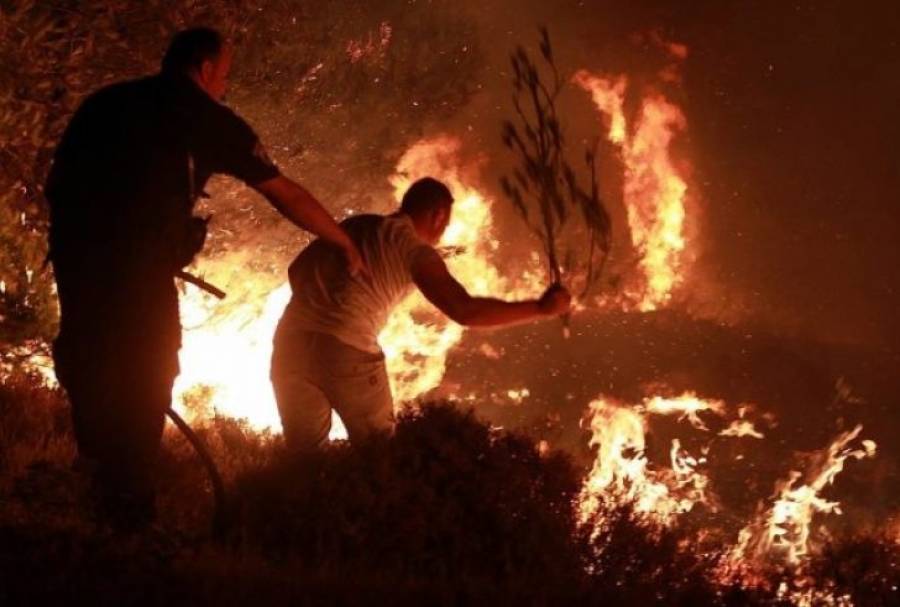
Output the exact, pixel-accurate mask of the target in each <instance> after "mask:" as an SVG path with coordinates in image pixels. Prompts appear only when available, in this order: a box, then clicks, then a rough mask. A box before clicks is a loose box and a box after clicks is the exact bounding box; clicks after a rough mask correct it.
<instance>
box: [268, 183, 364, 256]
mask: <svg viewBox="0 0 900 607" xmlns="http://www.w3.org/2000/svg"><path fill="white" fill-rule="evenodd" d="M253 187H254V189H255V190H256V191H258V192H259V193H260V194H262V195H263V196H265V197H266V199H267V200H268V201H269V202H270V203H272V206H274V207H275V208H276V209H278V211H279V212H280V213H281V214H282V215H284V216H285V217H287V218H288V219H289V220H290V221H291V222H293V223H294V224H295V225H297V226H299V227H301V228H303V229H304V230H308V231H310V232H312V233H313V234H315V235H316V236H319V237H321V238H323V239H324V240H327V241H328V242H331V243H333V244H335V245H337V246H339V247H340V248H341V249H343V251H344V254H345V255H346V256H347V262H348V264H349V269H350V273H351V274H356V273H357V272H359V271H360V270H364V268H363V262H362V257H361V256H360V254H359V251H358V250H357V248H356V245H354V244H353V241H352V240H350V237H349V236H348V235H347V233H346V232H345V231H344V229H343V228H342V227H341V226H339V225H338V223H337V222H336V221H335V220H334V218H333V217H332V216H331V215H330V214H329V213H328V211H326V210H325V208H324V207H323V206H322V205H321V203H320V202H319V201H318V200H316V198H315V197H314V196H313V195H312V194H310V193H309V192H308V191H307V190H306V188H304V187H303V186H301V185H300V184H298V183H296V182H295V181H293V180H291V179H289V178H287V177H285V176H284V175H279V176H278V177H273V178H272V179H269V180H266V181H263V182H261V183H258V184H256V185H254V186H253Z"/></svg>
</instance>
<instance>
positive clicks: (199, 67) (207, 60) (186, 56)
mask: <svg viewBox="0 0 900 607" xmlns="http://www.w3.org/2000/svg"><path fill="white" fill-rule="evenodd" d="M231 54H232V52H231V45H229V44H228V43H227V42H226V41H225V40H224V39H223V38H222V35H221V34H220V33H219V32H217V31H216V30H214V29H211V28H208V27H195V28H192V29H188V30H184V31H181V32H178V33H177V34H175V36H174V37H173V38H172V42H171V43H170V44H169V49H168V50H167V51H166V54H165V56H164V57H163V60H162V71H163V73H164V74H183V75H185V76H188V77H189V78H191V80H193V81H194V82H195V83H196V84H197V86H199V87H200V88H201V89H203V90H204V91H205V92H206V94H208V95H209V96H210V97H212V98H213V99H216V100H219V99H222V97H224V96H225V90H226V89H227V88H228V72H229V71H230V70H231Z"/></svg>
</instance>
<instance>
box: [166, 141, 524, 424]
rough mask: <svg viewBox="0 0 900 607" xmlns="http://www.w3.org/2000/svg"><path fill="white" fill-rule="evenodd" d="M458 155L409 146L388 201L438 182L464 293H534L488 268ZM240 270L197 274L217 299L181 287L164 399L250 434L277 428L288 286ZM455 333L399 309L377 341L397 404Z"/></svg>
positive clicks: (421, 311) (411, 303) (223, 263)
mask: <svg viewBox="0 0 900 607" xmlns="http://www.w3.org/2000/svg"><path fill="white" fill-rule="evenodd" d="M459 151H460V143H459V141H458V140H456V139H454V138H450V137H439V138H435V139H431V140H426V141H422V142H420V143H419V144H417V145H414V146H412V147H411V148H410V149H409V151H408V152H407V153H406V154H405V155H404V156H403V157H402V158H401V160H400V162H399V163H398V166H397V175H396V176H395V177H394V178H393V179H392V180H391V181H392V184H393V185H394V187H395V189H396V192H397V199H398V200H399V199H400V197H401V196H402V194H403V192H404V191H405V190H406V188H407V187H408V185H409V184H410V183H411V182H412V181H413V180H415V179H418V178H419V177H422V176H425V175H430V176H433V177H436V178H438V179H441V180H442V181H444V182H445V183H447V185H448V186H449V187H450V189H451V191H452V192H453V196H454V199H455V202H454V209H453V216H452V219H451V222H450V225H449V226H448V227H447V231H446V233H445V234H444V237H443V239H442V241H441V243H440V246H441V247H442V248H443V249H444V250H445V251H447V252H448V255H449V257H448V259H447V263H448V265H449V267H450V270H451V272H452V273H453V275H454V276H455V277H456V278H457V279H458V280H460V282H462V283H463V284H464V285H465V286H466V288H467V289H469V290H470V292H472V293H473V294H478V295H485V294H502V295H503V296H507V297H525V296H536V295H538V294H539V293H540V290H541V283H540V281H539V280H538V279H537V278H536V276H537V274H536V273H528V272H525V273H523V274H522V275H521V276H520V277H519V279H518V280H517V281H515V282H513V281H510V280H508V279H506V278H504V277H502V276H501V275H500V273H499V271H498V270H497V268H496V267H495V266H494V265H493V264H492V263H491V262H490V260H491V259H492V258H494V257H495V256H496V254H497V252H498V249H499V243H498V242H497V240H496V239H495V238H494V236H493V227H492V226H493V217H492V215H491V203H490V201H488V200H487V199H485V198H484V197H483V196H482V195H481V194H480V193H479V192H478V191H477V190H475V189H474V188H473V187H471V186H469V185H467V183H468V182H467V179H466V178H465V177H464V176H463V173H462V172H461V170H460V169H459V167H460V166H461V164H460V162H459ZM245 266H246V264H245V260H243V259H239V258H237V257H236V256H231V257H227V258H225V259H222V260H219V261H218V262H217V263H214V264H209V263H208V264H206V265H205V266H204V269H205V270H206V277H207V278H208V279H209V280H210V281H211V282H213V283H216V284H220V285H221V286H223V287H225V288H226V290H228V291H229V297H228V299H226V300H225V301H223V302H219V301H218V300H215V299H213V298H212V297H210V296H209V295H207V294H205V293H203V292H201V291H199V290H197V289H195V288H194V287H190V286H189V287H187V289H186V291H185V293H184V296H183V297H182V301H181V315H182V321H183V324H184V326H185V331H184V338H183V344H182V348H181V353H180V360H181V375H180V376H179V378H178V380H177V382H176V385H175V389H174V391H173V397H174V398H173V400H174V402H176V403H181V404H182V411H185V412H186V413H188V415H189V417H191V418H196V417H198V416H209V415H210V414H218V415H225V416H229V417H236V418H243V419H245V420H247V421H248V423H249V424H250V425H251V426H252V427H254V428H256V429H264V428H270V429H272V430H274V431H279V430H280V428H281V425H280V421H279V419H278V411H277V407H276V405H275V398H274V394H273V392H272V386H271V383H270V381H269V360H270V357H271V352H272V344H271V341H272V335H273V333H274V330H275V325H276V324H277V322H278V318H279V317H280V316H281V313H282V311H283V310H284V306H285V305H286V304H287V301H288V299H289V298H290V286H289V285H288V284H287V283H286V282H279V281H278V280H277V279H276V278H274V277H272V276H271V275H269V274H257V275H252V274H249V273H242V274H241V275H240V276H239V277H234V276H232V272H234V268H241V269H243V268H244V267H245ZM462 335H463V328H462V327H461V326H459V325H457V324H455V323H453V322H451V321H449V320H448V319H446V318H444V317H443V315H441V314H439V313H437V312H436V311H435V310H434V308H433V307H432V306H431V305H430V304H429V303H428V302H427V301H426V300H425V299H424V297H422V296H421V294H419V293H418V291H415V292H413V293H412V294H411V295H410V296H409V297H407V298H406V299H405V300H404V301H403V302H402V303H401V305H400V306H398V308H397V309H396V310H395V311H394V313H393V314H392V315H391V317H390V318H389V320H388V324H387V325H386V326H385V328H384V330H383V331H382V332H381V334H380V335H379V343H380V344H381V346H382V349H383V350H384V353H385V357H386V362H387V367H388V374H389V376H390V379H391V386H392V390H393V393H394V398H395V401H396V402H397V403H403V402H408V401H412V400H414V399H415V398H416V397H418V396H420V395H421V394H424V393H426V392H428V391H429V390H431V389H433V388H435V387H437V386H438V385H439V384H440V382H441V380H442V378H443V376H444V371H445V365H446V358H447V354H448V352H449V351H450V350H451V349H452V348H453V347H454V346H455V345H456V344H457V343H459V341H460V339H461V338H462ZM511 398H513V397H511ZM516 398H521V397H519V396H518V395H517V396H516ZM185 405H189V406H185ZM334 421H335V422H338V423H336V424H335V430H334V431H333V432H332V437H333V438H334V437H343V436H345V434H343V432H342V430H341V426H340V424H339V420H338V418H337V417H335V419H334Z"/></svg>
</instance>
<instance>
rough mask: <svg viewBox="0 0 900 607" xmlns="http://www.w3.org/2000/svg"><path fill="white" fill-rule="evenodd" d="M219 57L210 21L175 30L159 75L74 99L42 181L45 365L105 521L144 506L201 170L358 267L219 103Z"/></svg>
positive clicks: (317, 212) (341, 236) (172, 362)
mask: <svg viewBox="0 0 900 607" xmlns="http://www.w3.org/2000/svg"><path fill="white" fill-rule="evenodd" d="M230 65H231V48H230V46H229V45H228V44H227V43H225V42H224V41H223V40H222V38H221V36H220V35H219V34H218V33H217V32H216V31H214V30H210V29H206V28H198V29H193V30H187V31H183V32H181V33H179V34H177V35H176V36H175V37H174V38H173V40H172V43H171V45H170V47H169V49H168V51H167V52H166V55H165V57H164V59H163V62H162V70H161V72H160V73H159V74H157V75H154V76H150V77H147V78H142V79H138V80H133V81H129V82H122V83H119V84H115V85H112V86H109V87H106V88H104V89H102V90H100V91H98V92H97V93H94V94H93V95H92V96H90V97H89V98H88V99H87V100H86V101H85V102H84V103H83V104H82V105H81V107H80V108H79V109H78V111H77V112H76V113H75V115H74V116H73V118H72V120H71V122H70V123H69V125H68V128H67V129H66V132H65V134H64V135H63V138H62V141H61V142H60V144H59V147H58V149H57V151H56V155H55V157H54V163H53V167H52V169H51V172H50V176H49V178H48V181H47V188H46V193H47V198H48V200H49V202H50V259H51V261H52V262H53V267H54V273H55V276H56V282H57V287H58V293H59V302H60V330H59V335H58V337H57V339H56V341H55V342H54V348H53V356H54V362H55V368H56V373H57V377H58V378H59V381H60V383H61V384H62V386H63V387H64V388H65V389H66V392H67V393H68V395H69V400H70V402H71V405H72V419H73V422H74V429H75V437H76V440H77V443H78V451H79V456H80V457H81V458H82V459H84V460H88V461H89V462H92V463H93V464H94V468H95V475H94V479H95V487H96V489H97V490H98V492H97V493H98V498H99V501H98V504H99V505H100V506H101V507H102V508H103V510H104V511H105V512H106V513H107V514H109V515H111V516H112V520H113V521H114V522H116V521H136V522H142V521H146V520H149V519H150V518H152V515H153V502H154V497H153V496H154V492H153V482H152V480H153V468H154V463H155V460H156V454H157V450H158V447H159V441H160V438H161V436H162V429H163V425H164V419H165V418H164V416H165V411H166V410H167V409H168V407H169V406H170V401H171V392H172V384H173V382H174V379H175V377H176V375H177V374H178V356H177V355H178V349H179V348H180V345H181V325H180V322H179V316H178V294H177V291H176V288H175V284H174V276H175V273H176V272H178V271H179V270H180V269H181V268H182V267H184V266H185V265H187V264H188V263H190V261H191V258H192V257H193V255H194V254H195V253H196V252H198V251H199V249H200V247H202V239H203V238H202V237H203V236H204V235H205V232H204V231H203V225H202V223H198V220H196V219H194V218H192V217H191V212H192V208H193V205H194V201H195V198H196V196H197V195H198V193H199V192H201V191H202V189H203V186H204V184H205V183H206V181H207V179H209V177H210V176H211V175H212V174H214V173H224V174H227V175H231V176H233V177H237V178H238V179H241V180H242V181H244V182H246V183H247V184H249V185H250V186H251V187H253V188H254V189H256V190H257V191H258V192H260V193H261V194H263V195H264V196H265V197H266V198H267V199H268V200H269V202H271V203H272V204H273V205H274V206H275V207H276V208H277V209H278V210H279V211H281V213H282V214H284V215H285V216H286V217H287V218H288V219H289V220H291V221H292V222H293V223H295V224H296V225H298V226H300V227H302V228H305V229H307V230H309V231H311V232H313V233H314V234H317V235H318V236H320V237H321V238H323V239H325V240H326V241H329V242H331V243H333V244H335V245H336V246H337V247H338V248H339V250H341V251H342V252H343V254H344V256H345V258H346V259H347V262H348V263H349V265H350V267H351V268H352V270H353V271H354V272H357V271H359V270H360V269H361V268H362V261H361V257H360V255H359V252H358V250H357V249H356V246H355V245H354V244H353V242H352V241H351V240H350V238H349V237H348V236H347V234H346V233H345V232H344V231H343V229H342V228H341V227H340V226H338V225H337V224H336V223H335V222H334V220H333V219H332V218H331V216H330V215H329V214H328V213H327V212H326V211H325V210H324V209H323V208H322V206H321V205H320V204H319V202H318V201H317V200H316V199H315V198H313V197H312V195H310V194H309V192H307V191H306V190H305V189H303V188H302V187H301V186H299V185H298V184H296V183H294V182H293V181H291V180H290V179H288V178H287V177H284V176H282V175H281V174H280V172H279V170H278V168H277V167H276V166H275V165H274V164H273V163H272V161H271V160H269V158H268V156H267V155H266V153H265V150H264V148H263V146H262V145H261V143H260V141H259V139H258V138H257V136H256V134H255V133H254V132H253V130H252V129H251V128H250V127H249V126H248V125H247V123H246V122H244V121H243V120H242V119H241V118H240V117H238V116H237V115H236V114H235V113H234V112H232V111H231V110H229V109H228V108H227V107H225V106H224V105H221V104H220V103H219V99H221V98H222V96H223V95H224V93H225V89H226V86H227V76H228V72H229V69H230ZM198 229H199V231H200V234H198Z"/></svg>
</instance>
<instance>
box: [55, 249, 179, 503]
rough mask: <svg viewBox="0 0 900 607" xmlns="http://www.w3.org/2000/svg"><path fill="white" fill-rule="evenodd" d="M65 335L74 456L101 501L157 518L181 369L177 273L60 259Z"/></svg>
mask: <svg viewBox="0 0 900 607" xmlns="http://www.w3.org/2000/svg"><path fill="white" fill-rule="evenodd" d="M54 270H55V274H56V281H57V287H58V292H59V299H60V332H59V336H58V337H57V339H56V341H55V342H54V347H53V358H54V363H55V369H56V375H57V378H58V379H59V382H60V384H61V385H62V387H63V388H64V389H65V390H66V392H67V394H68V396H69V401H70V403H71V407H72V421H73V424H74V430H75V438H76V441H77V443H78V453H79V456H80V457H81V458H82V459H85V460H88V461H89V463H90V464H91V465H92V466H91V467H92V468H93V470H94V484H95V488H96V490H97V497H98V498H99V505H100V506H101V507H103V508H106V509H108V510H110V512H109V514H110V515H112V516H114V517H120V518H121V517H124V518H129V517H135V518H137V519H140V518H146V517H148V516H150V517H152V509H153V501H154V471H155V467H156V461H157V454H158V450H159V444H160V439H161V437H162V431H163V426H164V424H165V412H166V410H167V409H168V407H169V405H170V401H171V393H172V385H173V383H174V380H175V377H176V376H177V374H178V349H179V346H180V336H181V327H180V325H179V322H178V298H177V292H176V290H175V285H174V281H173V279H172V277H171V276H170V275H168V274H167V273H166V272H163V271H154V270H153V269H152V268H146V267H144V268H122V267H120V268H118V269H116V270H114V271H111V272H100V271H98V269H97V268H96V267H94V268H91V267H90V264H84V263H76V262H73V261H72V260H71V259H66V260H60V261H57V260H54Z"/></svg>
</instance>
